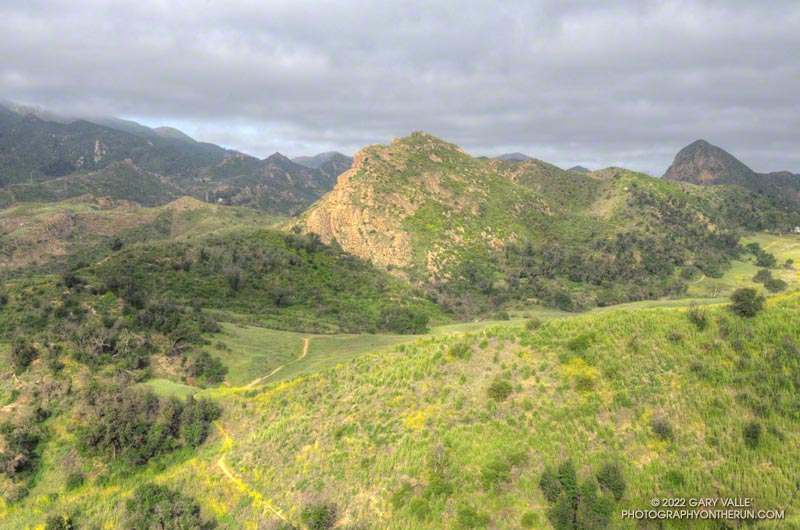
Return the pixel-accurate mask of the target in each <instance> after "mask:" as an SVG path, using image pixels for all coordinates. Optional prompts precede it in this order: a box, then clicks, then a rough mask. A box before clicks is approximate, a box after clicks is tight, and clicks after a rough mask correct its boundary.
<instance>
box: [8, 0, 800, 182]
mask: <svg viewBox="0 0 800 530" xmlns="http://www.w3.org/2000/svg"><path fill="white" fill-rule="evenodd" d="M67 4H69V5H67ZM130 4H131V5H127V6H124V7H121V6H120V3H119V2H113V1H101V0H79V1H75V2H69V3H66V2H58V1H55V0H53V1H45V0H38V1H37V0H34V1H31V0H29V1H27V2H12V1H10V0H0V96H2V97H4V98H6V99H10V100H15V101H21V102H28V103H34V104H39V105H42V106H45V107H48V108H52V109H54V110H57V111H61V112H68V113H84V114H115V115H121V116H125V117H132V118H134V119H138V120H140V121H143V122H145V123H147V124H149V125H160V124H170V125H176V126H179V127H181V128H183V129H184V130H186V131H187V132H189V133H190V134H193V135H195V136H196V137H198V138H199V139H202V140H207V141H212V142H218V143H222V144H225V145H229V146H232V147H234V148H237V149H240V150H243V151H245V152H250V153H252V154H256V155H261V156H265V155H266V154H269V153H271V152H272V151H275V150H280V151H282V152H284V153H286V154H289V155H298V154H307V153H313V152H316V151H320V150H327V149H339V150H343V151H348V152H353V151H355V150H356V149H358V148H359V147H361V146H363V145H365V144H369V143H376V142H386V141H388V140H389V139H390V138H392V137H394V136H401V135H405V134H408V133H409V132H411V131H413V130H419V129H422V130H426V131H428V132H431V133H432V134H436V135H438V136H441V137H443V138H445V139H447V140H449V141H452V142H455V143H458V144H459V145H461V146H462V147H464V148H465V149H467V150H468V151H470V152H472V153H473V154H490V155H494V154H499V153H501V152H505V151H522V152H525V153H528V154H530V155H532V156H537V157H540V158H543V159H546V160H549V161H552V162H554V163H558V164H562V165H567V164H576V163H581V164H583V165H588V166H589V167H600V166H605V165H610V164H617V165H625V166H628V167H633V168H635V169H640V170H644V171H648V172H650V173H654V174H661V173H662V172H663V171H664V170H665V169H666V167H667V165H668V164H669V163H670V162H671V158H672V155H673V154H674V153H675V151H676V150H677V149H679V148H680V147H682V146H683V145H685V144H687V143H689V142H691V141H692V140H694V139H696V138H700V137H702V138H705V139H707V140H709V141H711V142H712V143H716V144H717V145H720V146H721V147H723V148H725V149H728V150H729V151H731V152H732V153H733V154H735V155H737V156H739V157H740V158H741V159H742V160H743V161H744V162H745V163H747V164H750V165H751V166H752V167H753V168H754V169H756V170H760V171H766V170H777V169H789V170H793V171H800V149H798V142H797V131H798V130H800V111H799V110H798V108H800V107H799V106H798V103H800V101H799V100H800V96H799V94H800V62H798V61H797V60H796V56H797V55H798V54H800V34H798V32H797V28H798V27H800V5H798V4H797V2H793V1H786V2H760V3H753V2H743V1H742V2H731V1H718V2H714V1H708V2H697V1H695V2H656V1H649V2H640V1H630V2H626V1H618V2H603V3H590V2H578V1H574V2H564V1H556V0H553V1H542V2H531V1H519V2H506V3H497V2H488V1H471V2H454V1H443V2H436V3H433V2H423V1H416V0H412V1H402V2H401V1H397V2H370V1H350V2H332V1H327V2H313V3H312V2H299V1H296V0H295V1H274V0H271V1H270V2H259V1H256V0H253V1H247V0H241V1H228V2H212V1H210V0H208V1H204V2H203V1H174V2H166V1H164V2H157V1H155V0H140V1H139V2H136V3H130ZM600 4H602V5H600Z"/></svg>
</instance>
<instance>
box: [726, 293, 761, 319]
mask: <svg viewBox="0 0 800 530" xmlns="http://www.w3.org/2000/svg"><path fill="white" fill-rule="evenodd" d="M730 308H731V311H733V312H734V313H735V314H737V315H739V316H743V317H748V318H750V317H754V316H756V314H757V313H758V312H759V311H761V309H763V308H764V296H763V295H760V294H758V291H756V290H755V289H753V288H752V287H743V288H741V289H737V290H736V291H735V292H734V293H733V295H732V296H731V306H730Z"/></svg>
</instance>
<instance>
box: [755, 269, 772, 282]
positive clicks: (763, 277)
mask: <svg viewBox="0 0 800 530" xmlns="http://www.w3.org/2000/svg"><path fill="white" fill-rule="evenodd" d="M771 279H772V273H771V272H770V271H769V269H759V270H758V272H757V273H756V275H755V276H753V281H754V282H756V283H765V282H767V281H769V280H771Z"/></svg>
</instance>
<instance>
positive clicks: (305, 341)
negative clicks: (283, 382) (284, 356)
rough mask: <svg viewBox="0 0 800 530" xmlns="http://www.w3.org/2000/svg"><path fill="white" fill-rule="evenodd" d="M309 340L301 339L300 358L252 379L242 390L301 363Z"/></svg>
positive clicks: (308, 338) (306, 352) (307, 338)
mask: <svg viewBox="0 0 800 530" xmlns="http://www.w3.org/2000/svg"><path fill="white" fill-rule="evenodd" d="M310 340H311V338H310V337H306V338H304V339H303V353H301V354H300V357H298V358H297V359H295V360H293V361H290V362H288V363H286V364H282V365H280V366H279V367H277V368H275V369H274V370H273V371H271V372H270V373H268V374H267V375H265V376H262V377H259V378H257V379H253V380H252V381H250V382H249V383H247V385H245V387H244V388H253V387H254V386H256V385H257V384H259V383H260V382H262V381H264V380H265V379H269V378H270V377H272V376H273V375H275V374H277V373H278V372H280V371H281V370H283V369H284V368H286V367H287V366H290V365H292V364H294V363H296V362H299V361H302V360H303V359H305V357H306V355H308V343H309V341H310Z"/></svg>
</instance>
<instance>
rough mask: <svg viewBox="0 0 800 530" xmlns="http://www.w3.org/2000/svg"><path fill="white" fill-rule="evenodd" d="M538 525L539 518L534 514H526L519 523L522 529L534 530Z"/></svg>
mask: <svg viewBox="0 0 800 530" xmlns="http://www.w3.org/2000/svg"><path fill="white" fill-rule="evenodd" d="M537 524H539V517H538V516H537V515H536V514H535V513H534V512H525V513H524V514H522V519H520V521H519V525H520V526H521V527H522V528H533V527H535V526H536V525H537Z"/></svg>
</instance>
